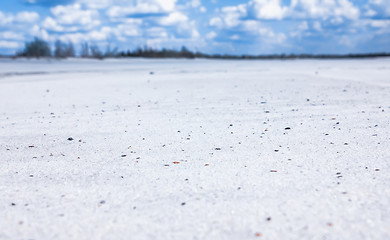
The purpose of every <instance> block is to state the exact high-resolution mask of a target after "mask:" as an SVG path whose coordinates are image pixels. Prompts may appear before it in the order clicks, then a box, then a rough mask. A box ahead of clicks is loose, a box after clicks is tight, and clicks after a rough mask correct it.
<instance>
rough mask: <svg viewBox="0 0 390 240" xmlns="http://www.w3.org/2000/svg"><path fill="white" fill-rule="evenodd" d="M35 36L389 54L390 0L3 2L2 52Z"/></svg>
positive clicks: (233, 50) (235, 49) (221, 49)
mask: <svg viewBox="0 0 390 240" xmlns="http://www.w3.org/2000/svg"><path fill="white" fill-rule="evenodd" d="M34 37H40V38H42V39H44V40H46V41H48V42H49V43H51V44H52V43H53V42H54V41H55V40H56V39H60V40H62V41H72V42H73V43H75V45H76V46H79V45H80V44H81V42H84V41H87V42H90V43H93V44H96V45H98V46H100V47H102V48H105V47H106V46H107V45H110V46H111V47H118V48H119V49H120V50H126V49H134V48H136V47H138V46H150V47H154V48H162V47H165V48H173V49H180V48H181V46H183V45H185V46H187V47H188V48H189V49H191V50H199V51H202V52H206V53H230V54H271V53H278V54H279V53H340V54H342V53H366V52H384V51H385V52H390V0H354V1H353V0H1V2H0V54H13V53H15V51H17V50H19V49H22V48H23V46H24V42H25V41H30V40H32V39H33V38H34Z"/></svg>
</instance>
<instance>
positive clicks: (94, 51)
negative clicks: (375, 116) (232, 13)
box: [16, 38, 390, 59]
mask: <svg viewBox="0 0 390 240" xmlns="http://www.w3.org/2000/svg"><path fill="white" fill-rule="evenodd" d="M80 49H81V50H80V53H79V54H76V51H75V47H74V45H73V43H72V42H67V43H65V42H61V41H60V40H57V41H56V42H55V44H54V51H53V52H52V51H51V48H50V45H49V44H48V43H47V42H45V41H43V40H42V39H39V38H35V39H34V40H33V41H31V42H27V43H26V44H25V48H24V49H23V50H22V51H20V52H18V53H17V54H16V57H35V58H40V57H55V58H68V57H76V56H78V57H81V58H96V59H104V58H123V57H143V58H212V59H310V58H315V59H338V58H340V59H341V58H370V57H388V56H390V53H368V54H317V55H313V54H289V55H286V54H274V55H240V56H238V55H229V54H224V55H221V54H205V53H201V52H192V51H190V50H188V49H187V48H186V47H184V46H183V47H182V48H181V50H180V51H178V50H167V49H161V50H157V49H153V48H149V47H144V48H141V47H139V48H137V49H135V50H133V51H131V50H128V51H118V49H117V48H113V49H112V48H111V47H110V46H107V48H106V50H105V51H102V50H100V48H99V47H98V46H97V45H89V44H88V43H86V42H85V43H82V44H81V46H80Z"/></svg>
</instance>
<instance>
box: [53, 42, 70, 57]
mask: <svg viewBox="0 0 390 240" xmlns="http://www.w3.org/2000/svg"><path fill="white" fill-rule="evenodd" d="M54 46H55V50H54V56H55V57H57V58H67V57H74V56H75V51H74V46H73V43H72V42H68V44H66V43H63V42H61V41H60V40H57V41H56V42H55V44H54Z"/></svg>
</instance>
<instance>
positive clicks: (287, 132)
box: [0, 59, 390, 240]
mask: <svg viewBox="0 0 390 240" xmlns="http://www.w3.org/2000/svg"><path fill="white" fill-rule="evenodd" d="M0 239H354V240H356V239H390V59H368V60H326V61H325V60H324V61H318V60H313V61H307V60H299V61H213V60H142V59H141V60H105V61H94V60H64V61H47V60H4V59H3V60H0Z"/></svg>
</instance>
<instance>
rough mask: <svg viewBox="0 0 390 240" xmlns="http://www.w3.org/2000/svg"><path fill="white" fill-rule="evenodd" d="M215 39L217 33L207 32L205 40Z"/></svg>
mask: <svg viewBox="0 0 390 240" xmlns="http://www.w3.org/2000/svg"><path fill="white" fill-rule="evenodd" d="M215 37H217V33H215V32H209V33H207V35H206V38H207V39H209V40H211V39H214V38H215Z"/></svg>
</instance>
